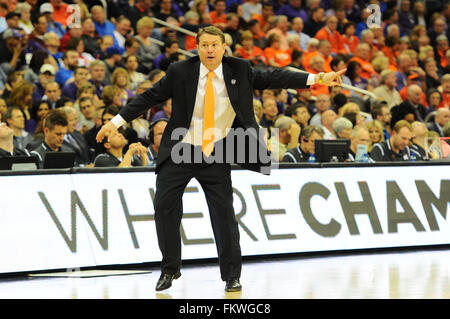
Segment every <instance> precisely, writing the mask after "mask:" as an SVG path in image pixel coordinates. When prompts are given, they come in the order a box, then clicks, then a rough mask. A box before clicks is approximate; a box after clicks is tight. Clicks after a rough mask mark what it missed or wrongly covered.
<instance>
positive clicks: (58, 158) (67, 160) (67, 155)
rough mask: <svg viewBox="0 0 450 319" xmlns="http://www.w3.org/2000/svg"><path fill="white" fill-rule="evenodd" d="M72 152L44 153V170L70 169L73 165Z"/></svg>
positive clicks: (73, 156) (73, 154)
mask: <svg viewBox="0 0 450 319" xmlns="http://www.w3.org/2000/svg"><path fill="white" fill-rule="evenodd" d="M75 156H76V155H75V153H74V152H48V153H45V156H44V161H43V165H42V166H43V167H42V168H44V169H49V168H50V169H52V168H53V169H54V168H72V167H74V164H75Z"/></svg>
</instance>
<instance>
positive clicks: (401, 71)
mask: <svg viewBox="0 0 450 319" xmlns="http://www.w3.org/2000/svg"><path fill="white" fill-rule="evenodd" d="M412 66H413V61H412V59H411V57H410V56H409V55H407V54H403V53H402V54H400V55H399V56H398V59H397V68H398V70H397V72H396V73H395V75H396V77H397V91H399V92H400V91H401V89H403V87H404V86H406V85H407V79H408V75H407V74H408V72H409V70H410V68H411V67H412Z"/></svg>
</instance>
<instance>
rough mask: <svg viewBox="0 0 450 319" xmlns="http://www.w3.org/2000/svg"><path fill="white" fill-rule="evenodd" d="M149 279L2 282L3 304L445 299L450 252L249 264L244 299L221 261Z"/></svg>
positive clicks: (324, 256) (154, 272)
mask: <svg viewBox="0 0 450 319" xmlns="http://www.w3.org/2000/svg"><path fill="white" fill-rule="evenodd" d="M140 270H151V271H152V272H150V273H141V274H132V275H116V276H100V277H91V278H81V277H63V278H55V277H28V276H25V275H24V276H22V277H7V278H0V299H10V298H14V299H16V298H20V299H35V298H39V299H141V298H142V299H158V298H160V299H170V298H173V299H238V298H241V299H336V298H339V299H354V298H355V299H356V298H358V299H410V298H417V299H428V298H433V299H446V298H450V248H446V249H435V250H418V251H399V252H393V251H389V252H379V251H378V252H366V253H357V254H345V255H343V254H333V255H331V254H322V255H313V256H311V255H308V256H307V255H303V256H289V257H282V258H281V257H280V258H273V257H272V258H265V259H257V260H251V261H248V260H247V261H244V265H243V272H242V278H241V283H242V285H243V290H242V292H240V293H225V292H224V283H223V282H222V281H221V280H220V276H219V269H218V266H217V265H216V263H215V262H208V263H204V264H190V265H184V266H183V268H182V276H181V277H180V279H178V280H175V281H174V282H173V286H172V287H171V288H170V289H168V290H166V291H164V292H160V293H157V292H155V290H154V287H155V284H156V281H157V280H158V278H159V275H160V273H159V269H158V267H157V266H154V267H152V268H151V269H140Z"/></svg>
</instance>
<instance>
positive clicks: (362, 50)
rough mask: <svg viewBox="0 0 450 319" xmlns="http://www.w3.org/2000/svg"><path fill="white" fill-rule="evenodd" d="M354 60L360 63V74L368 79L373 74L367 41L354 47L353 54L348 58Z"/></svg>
mask: <svg viewBox="0 0 450 319" xmlns="http://www.w3.org/2000/svg"><path fill="white" fill-rule="evenodd" d="M351 61H356V62H358V63H359V64H360V65H361V76H362V77H363V78H365V79H367V80H368V79H370V78H371V77H372V75H374V74H375V70H374V69H373V66H372V63H371V61H370V46H369V45H368V44H367V43H360V44H358V46H357V47H356V51H355V55H354V56H353V57H352V58H351V59H350V60H349V62H351Z"/></svg>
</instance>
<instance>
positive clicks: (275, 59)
mask: <svg viewBox="0 0 450 319" xmlns="http://www.w3.org/2000/svg"><path fill="white" fill-rule="evenodd" d="M267 45H268V46H267V47H266V48H265V49H264V57H265V59H266V61H267V64H268V65H269V66H272V67H278V68H281V67H285V66H287V65H289V64H290V63H291V55H290V54H289V52H288V51H287V50H283V49H282V48H281V38H280V36H279V35H278V34H272V35H270V36H269V37H268V39H267Z"/></svg>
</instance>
